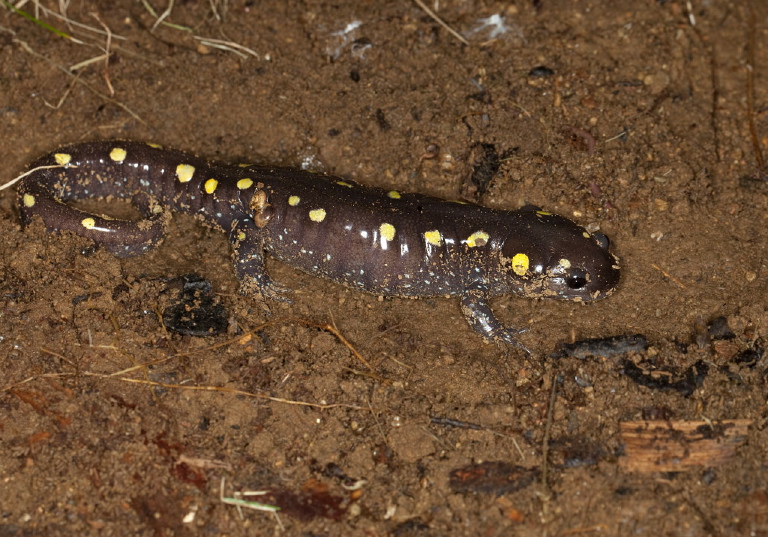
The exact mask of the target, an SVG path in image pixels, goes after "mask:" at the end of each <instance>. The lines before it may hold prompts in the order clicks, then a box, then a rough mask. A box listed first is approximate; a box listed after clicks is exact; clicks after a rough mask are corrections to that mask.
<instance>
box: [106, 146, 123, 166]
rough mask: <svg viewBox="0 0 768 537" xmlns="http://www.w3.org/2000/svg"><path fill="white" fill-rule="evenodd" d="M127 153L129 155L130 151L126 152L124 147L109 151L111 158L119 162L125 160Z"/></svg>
mask: <svg viewBox="0 0 768 537" xmlns="http://www.w3.org/2000/svg"><path fill="white" fill-rule="evenodd" d="M126 155H128V153H126V151H125V149H123V148H122V147H116V148H114V149H113V150H112V151H110V152H109V158H111V159H112V160H114V161H115V162H118V163H120V162H123V161H124V160H125V157H126Z"/></svg>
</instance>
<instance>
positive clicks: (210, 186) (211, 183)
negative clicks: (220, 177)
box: [203, 179, 219, 194]
mask: <svg viewBox="0 0 768 537" xmlns="http://www.w3.org/2000/svg"><path fill="white" fill-rule="evenodd" d="M217 186H219V182H218V181H217V180H216V179H208V180H207V181H206V182H205V184H204V185H203V188H204V189H205V191H206V192H207V193H208V194H213V193H214V192H216V187H217Z"/></svg>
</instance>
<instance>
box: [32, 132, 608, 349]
mask: <svg viewBox="0 0 768 537" xmlns="http://www.w3.org/2000/svg"><path fill="white" fill-rule="evenodd" d="M32 168H33V169H35V168H39V169H35V170H34V171H33V172H32V173H31V174H30V175H28V176H27V177H25V178H24V179H23V180H22V181H21V182H20V186H19V189H18V195H19V206H20V211H21V217H22V220H23V222H24V224H29V223H30V222H31V221H32V219H33V218H34V217H35V216H40V217H41V218H42V220H43V221H44V223H45V225H46V227H47V228H48V229H49V230H51V231H71V232H73V233H76V234H77V235H81V236H83V237H87V238H89V239H92V240H93V241H94V242H96V243H97V244H98V245H101V246H102V247H104V248H106V249H107V250H109V251H110V252H112V253H114V254H116V255H118V256H133V255H138V254H141V253H144V252H146V251H148V250H150V249H151V248H154V247H155V246H157V245H158V243H160V241H161V240H162V239H163V236H164V234H165V232H166V230H167V228H168V223H169V220H170V213H171V211H179V212H184V213H190V214H193V215H197V216H198V217H199V218H200V219H201V220H202V221H203V222H205V223H206V224H207V225H209V226H211V227H214V228H217V229H220V230H223V231H224V232H226V233H228V234H229V240H230V242H231V243H232V247H233V257H234V265H235V271H236V273H237V277H238V279H239V280H240V282H241V291H242V292H244V293H249V294H256V295H261V296H262V297H266V298H269V299H273V300H280V301H289V300H288V298H287V297H286V294H287V291H288V290H287V289H286V288H284V287H283V286H282V285H280V284H278V283H276V282H275V281H273V280H272V279H271V278H270V277H269V274H268V273H267V272H266V270H265V267H264V254H265V252H268V253H269V254H271V255H272V256H274V257H275V258H277V259H279V260H280V261H283V262H285V263H287V264H288V265H290V266H292V267H295V268H298V269H301V270H304V271H306V272H309V273H312V274H316V275H319V276H323V277H325V278H328V279H330V280H333V281H335V282H338V283H341V284H343V285H345V286H347V287H352V288H356V289H361V290H363V291H368V292H370V293H375V294H379V295H384V296H401V297H424V296H442V295H449V296H459V297H460V298H461V309H462V312H463V314H464V316H465V317H466V319H467V321H468V322H469V324H470V325H471V326H472V328H473V329H474V330H475V331H477V332H479V333H480V334H481V335H482V336H483V337H484V338H485V339H486V340H492V341H493V340H495V341H502V342H506V343H508V344H511V345H515V346H518V347H520V348H524V347H523V346H522V345H521V344H520V343H519V342H518V340H517V337H516V336H517V335H518V334H519V333H520V330H516V329H514V328H510V327H505V326H504V325H502V323H501V322H500V321H499V320H498V319H497V318H496V317H495V315H494V314H493V312H492V311H491V308H490V305H489V300H490V299H491V297H494V296H497V295H503V294H517V295H521V296H524V297H529V298H560V299H570V300H576V301H582V302H589V301H593V300H597V299H600V298H603V297H605V296H607V295H609V294H610V293H611V292H613V290H614V288H615V287H616V285H617V283H618V281H619V266H618V261H617V259H616V257H615V256H614V255H612V254H611V253H610V252H609V250H608V239H607V238H606V237H605V236H604V235H602V234H599V233H589V232H588V231H586V230H585V229H584V228H583V227H581V226H578V225H576V224H575V223H573V222H571V221H570V220H568V219H566V218H563V217H561V216H557V215H555V214H551V213H548V212H545V211H542V210H539V209H538V208H536V207H532V206H529V207H524V208H522V209H520V210H517V211H503V210H497V209H489V208H486V207H481V206H478V205H473V204H466V203H462V202H450V201H446V200H442V199H438V198H433V197H429V196H424V195H421V194H406V193H401V192H398V191H396V190H382V189H378V188H368V187H365V186H362V185H359V184H357V183H355V182H353V181H350V180H346V179H341V178H338V177H333V176H330V175H326V174H320V173H311V172H308V171H303V170H296V169H289V168H281V167H273V166H252V165H245V164H243V165H225V164H221V163H215V162H209V161H207V160H204V159H202V158H198V157H195V156H192V155H189V154H186V153H182V152H179V151H174V150H169V149H163V148H161V147H160V146H157V145H154V144H146V143H140V142H86V143H79V144H74V145H70V146H67V147H63V148H61V149H58V150H56V151H54V152H52V153H50V154H48V155H46V156H44V157H42V158H40V159H39V160H37V161H36V162H35V163H34V164H32ZM94 197H96V198H126V199H131V200H132V202H133V204H134V205H135V206H136V207H137V208H138V210H139V212H140V213H141V214H142V216H143V218H142V219H141V220H139V221H130V220H117V219H113V218H109V217H107V216H101V215H97V214H92V213H88V212H84V211H82V210H79V209H77V208H75V207H73V206H71V205H69V204H68V203H69V202H71V201H74V200H80V199H84V198H94Z"/></svg>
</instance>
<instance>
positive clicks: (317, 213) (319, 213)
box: [309, 209, 325, 223]
mask: <svg viewBox="0 0 768 537" xmlns="http://www.w3.org/2000/svg"><path fill="white" fill-rule="evenodd" d="M309 219H310V220H312V221H313V222H318V223H320V222H322V221H323V220H325V209H312V210H311V211H309Z"/></svg>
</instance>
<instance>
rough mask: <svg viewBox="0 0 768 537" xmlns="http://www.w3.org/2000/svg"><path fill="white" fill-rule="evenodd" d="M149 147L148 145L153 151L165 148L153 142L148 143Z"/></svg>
mask: <svg viewBox="0 0 768 537" xmlns="http://www.w3.org/2000/svg"><path fill="white" fill-rule="evenodd" d="M147 145H148V146H149V147H151V148H152V149H162V148H163V146H162V145H160V144H154V143H152V142H147Z"/></svg>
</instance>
